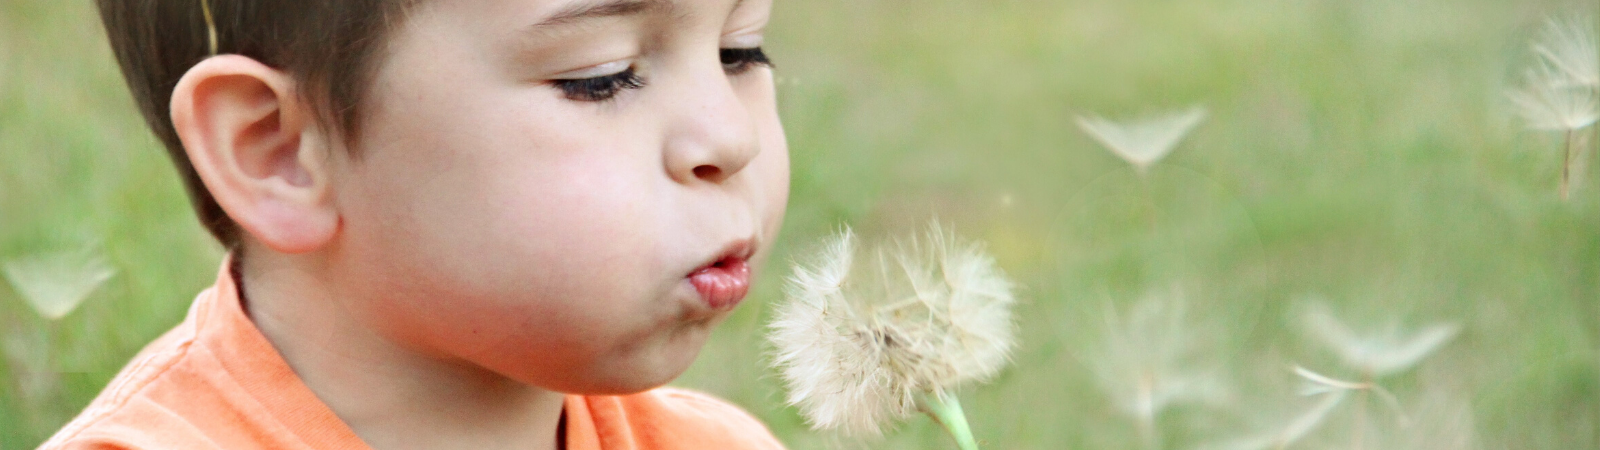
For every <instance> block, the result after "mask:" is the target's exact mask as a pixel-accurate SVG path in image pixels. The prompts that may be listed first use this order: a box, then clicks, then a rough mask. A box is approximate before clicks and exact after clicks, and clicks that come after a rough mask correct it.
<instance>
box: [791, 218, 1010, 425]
mask: <svg viewBox="0 0 1600 450" xmlns="http://www.w3.org/2000/svg"><path fill="white" fill-rule="evenodd" d="M864 256H866V260H865V261H859V262H860V263H861V264H857V262H858V261H857V251H856V242H855V235H854V234H852V233H851V232H850V230H849V229H845V230H844V231H843V232H841V233H840V234H838V235H837V236H835V237H833V238H832V239H830V240H829V241H827V243H826V245H825V246H824V247H823V248H822V251H821V252H819V254H818V255H817V256H816V258H815V259H814V260H813V262H812V263H811V264H809V265H801V266H798V267H796V269H795V273H794V275H793V276H792V277H791V278H790V280H789V286H788V292H787V294H788V299H787V301H786V302H785V303H784V304H782V305H781V306H780V307H779V308H778V311H777V313H776V318H775V320H774V321H773V322H772V325H771V334H770V335H769V339H770V341H771V342H772V344H773V347H774V348H775V353H774V355H773V366H774V367H775V368H777V369H779V370H780V371H781V373H782V377H783V379H784V381H785V382H786V384H787V385H788V388H789V394H788V401H789V403H790V404H792V405H795V406H798V407H799V408H800V412H801V413H802V414H803V415H804V416H805V417H806V420H807V421H808V422H809V423H810V424H811V426H812V427H813V428H817V429H838V430H841V431H842V432H844V433H845V434H848V435H856V436H862V435H869V436H870V435H877V434H880V433H881V432H882V430H883V428H885V427H886V426H888V425H889V424H890V423H891V422H893V421H898V420H902V419H905V418H907V417H909V416H910V415H912V414H914V413H918V412H921V413H925V414H928V415H929V416H931V417H932V418H933V419H934V420H935V421H936V422H938V423H939V424H941V425H942V426H944V427H945V429H946V431H949V432H950V433H951V435H952V436H953V437H955V438H956V441H957V443H958V444H959V445H960V446H961V448H963V449H968V450H970V449H975V448H977V444H976V441H974V440H973V438H972V433H971V430H970V429H968V428H967V424H966V419H965V417H964V415H963V413H962V411H961V405H960V403H959V402H958V401H957V399H956V396H955V394H954V390H955V389H956V388H958V387H959V386H961V385H964V384H968V383H974V382H983V381H987V380H989V379H991V378H993V377H994V376H995V375H997V374H998V373H999V372H1000V369H1001V368H1002V367H1003V366H1004V365H1005V364H1006V362H1007V360H1008V355H1009V353H1010V351H1011V348H1012V347H1013V345H1014V339H1015V325H1014V324H1013V322H1012V317H1011V305H1012V304H1013V303H1014V302H1015V300H1014V297H1013V296H1012V283H1011V281H1009V280H1008V279H1006V277H1005V275H1004V274H1003V273H1002V272H1001V271H1000V269H999V268H998V267H996V265H995V262H994V260H993V258H991V257H989V256H988V255H987V254H985V253H984V252H983V249H982V248H981V247H980V246H979V245H977V244H974V243H968V242H964V241H961V240H959V239H957V238H956V237H955V236H954V235H952V234H950V233H947V232H945V231H944V230H943V229H942V228H940V227H939V226H938V225H932V226H930V227H929V229H928V231H927V232H926V233H925V234H924V235H922V236H920V237H911V238H909V239H906V240H900V241H897V242H895V243H894V244H893V245H887V246H881V247H878V248H876V249H874V251H873V252H871V253H866V254H865V255H864Z"/></svg>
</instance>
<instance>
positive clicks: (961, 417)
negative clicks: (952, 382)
mask: <svg viewBox="0 0 1600 450" xmlns="http://www.w3.org/2000/svg"><path fill="white" fill-rule="evenodd" d="M940 397H941V396H940V395H938V394H923V395H922V398H921V399H920V400H921V401H920V402H918V403H920V406H921V407H922V412H924V413H927V414H928V417H932V418H933V421H934V422H938V423H939V425H942V426H944V430H945V431H948V432H950V437H953V438H955V439H956V446H957V447H960V448H961V450H978V441H976V440H973V439H972V428H970V427H968V426H967V415H966V413H964V412H962V411H961V401H960V400H957V399H956V396H955V395H946V396H943V397H944V398H943V399H940Z"/></svg>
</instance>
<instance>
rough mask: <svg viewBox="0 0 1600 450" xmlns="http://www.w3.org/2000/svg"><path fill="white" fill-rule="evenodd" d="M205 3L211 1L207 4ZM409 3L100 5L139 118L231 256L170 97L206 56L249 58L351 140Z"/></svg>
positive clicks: (229, 232)
mask: <svg viewBox="0 0 1600 450" xmlns="http://www.w3.org/2000/svg"><path fill="white" fill-rule="evenodd" d="M207 2H208V3H207ZM415 2H416V0H270V1H269V0H97V1H96V3H97V4H98V6H99V8H100V19H101V21H102V22H104V24H105V27H106V35H107V37H109V38H110V40H111V48H112V51H113V52H115V53H116V55H117V62H118V64H120V65H121V66H122V74H123V76H124V77H125V78H126V79H127V81H128V88H129V89H131V90H132V91H133V99H134V101H135V102H137V103H138V104H139V109H140V111H141V112H142V113H143V114H144V118H145V121H146V122H148V123H149V125H150V128H151V129H152V130H153V131H155V134H156V136H157V137H159V138H161V142H162V143H164V144H166V147H167V153H168V155H169V156H171V157H172V161H173V163H174V164H176V165H177V166H178V173H179V174H180V175H181V176H182V177H183V182H184V185H185V187H187V188H188V191H189V199H190V200H191V201H192V202H193V203H194V208H195V210H196V212H198V213H199V215H200V221H201V223H202V224H204V225H205V227H206V229H208V230H210V231H211V234H212V235H214V236H216V238H217V240H219V241H222V244H223V245H224V246H226V247H228V248H230V249H234V248H237V246H238V245H239V229H238V226H237V225H235V224H234V222H233V220H232V219H229V218H228V216H227V214H226V213H225V212H223V211H222V207H220V206H218V205H217V201H216V200H215V199H214V198H212V197H211V194H210V193H209V192H207V191H206V188H205V186H204V185H202V184H201V182H200V177H199V175H198V174H196V173H195V170H194V166H193V165H191V164H190V163H189V158H188V156H187V154H186V153H184V150H183V143H182V142H179V140H178V134H177V131H176V130H174V129H173V126H172V115H171V113H172V112H171V102H172V91H173V88H174V87H176V86H177V84H178V79H179V78H182V77H183V74H184V73H186V72H188V70H189V68H190V67H193V66H194V65H195V64H196V63H199V62H200V61H201V60H203V59H205V58H206V57H207V56H210V55H211V54H212V49H211V40H210V39H211V38H210V34H211V33H212V32H213V31H212V30H213V28H212V25H208V23H207V22H208V20H207V19H208V18H207V17H206V15H207V14H206V13H207V12H208V11H206V9H207V8H209V12H210V13H211V14H210V15H211V17H210V18H209V19H211V20H210V22H211V23H212V24H214V27H215V28H214V32H215V33H216V35H215V36H216V52H215V53H217V54H224V53H227V54H238V55H243V56H247V57H250V58H253V59H255V60H257V61H260V62H261V63H262V64H266V65H268V66H271V67H273V68H277V69H279V70H284V71H286V72H288V73H290V74H291V76H293V77H294V79H295V80H296V82H297V84H298V85H299V86H300V92H299V95H301V96H302V98H305V99H307V100H308V101H310V102H311V104H313V105H315V108H314V109H315V114H316V116H317V119H318V120H319V121H321V122H322V123H325V124H330V125H332V126H333V129H334V130H335V131H337V132H338V133H339V135H341V136H344V139H345V142H346V143H353V142H354V138H355V136H357V134H358V131H359V130H358V129H357V128H358V126H359V124H360V118H361V116H360V108H359V107H358V106H359V105H360V104H361V102H362V100H363V97H364V96H365V93H366V91H367V88H368V85H369V84H370V81H371V77H372V72H373V71H374V70H375V69H376V67H375V66H376V61H377V60H378V59H379V58H380V57H381V51H382V44H383V43H384V42H385V38H386V37H387V34H388V33H389V32H390V31H391V30H392V29H393V28H394V27H396V26H398V25H399V23H400V21H401V19H402V18H403V17H404V16H405V13H406V10H407V9H408V7H409V6H410V5H411V4H413V3H415Z"/></svg>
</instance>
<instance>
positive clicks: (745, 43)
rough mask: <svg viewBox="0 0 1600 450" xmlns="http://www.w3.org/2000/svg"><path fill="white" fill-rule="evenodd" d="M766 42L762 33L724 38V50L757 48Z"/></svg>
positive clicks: (722, 44)
mask: <svg viewBox="0 0 1600 450" xmlns="http://www.w3.org/2000/svg"><path fill="white" fill-rule="evenodd" d="M765 41H766V36H765V35H762V34H761V33H742V34H736V35H732V36H725V37H723V38H722V43H721V44H720V45H721V46H722V48H756V47H760V46H761V44H762V43H764V42H765Z"/></svg>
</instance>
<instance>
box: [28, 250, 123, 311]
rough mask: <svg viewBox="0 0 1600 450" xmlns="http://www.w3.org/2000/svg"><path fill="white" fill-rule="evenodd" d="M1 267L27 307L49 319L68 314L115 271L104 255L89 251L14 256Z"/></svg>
mask: <svg viewBox="0 0 1600 450" xmlns="http://www.w3.org/2000/svg"><path fill="white" fill-rule="evenodd" d="M4 269H5V270H4V272H5V276H6V279H7V280H10V281H11V285H12V286H15V287H16V288H17V291H18V293H20V294H22V299H23V300H25V301H27V303H28V306H31V307H33V310H34V312H37V313H39V315H40V316H43V317H44V318H45V319H49V320H61V318H63V317H66V316H67V314H71V313H72V311H73V310H75V309H77V308H78V305H80V304H82V303H83V301H84V300H85V299H87V298H88V297H89V294H91V293H94V291H95V289H99V288H100V285H101V284H104V283H105V282H106V280H109V279H111V276H112V275H114V274H115V273H116V269H113V268H111V266H110V264H108V263H107V262H106V260H105V258H103V257H101V256H100V255H98V254H96V253H95V252H92V251H88V250H80V251H64V252H54V253H44V254H39V255H34V256H31V257H24V258H18V259H13V260H10V261H6V262H5V264H4Z"/></svg>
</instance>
